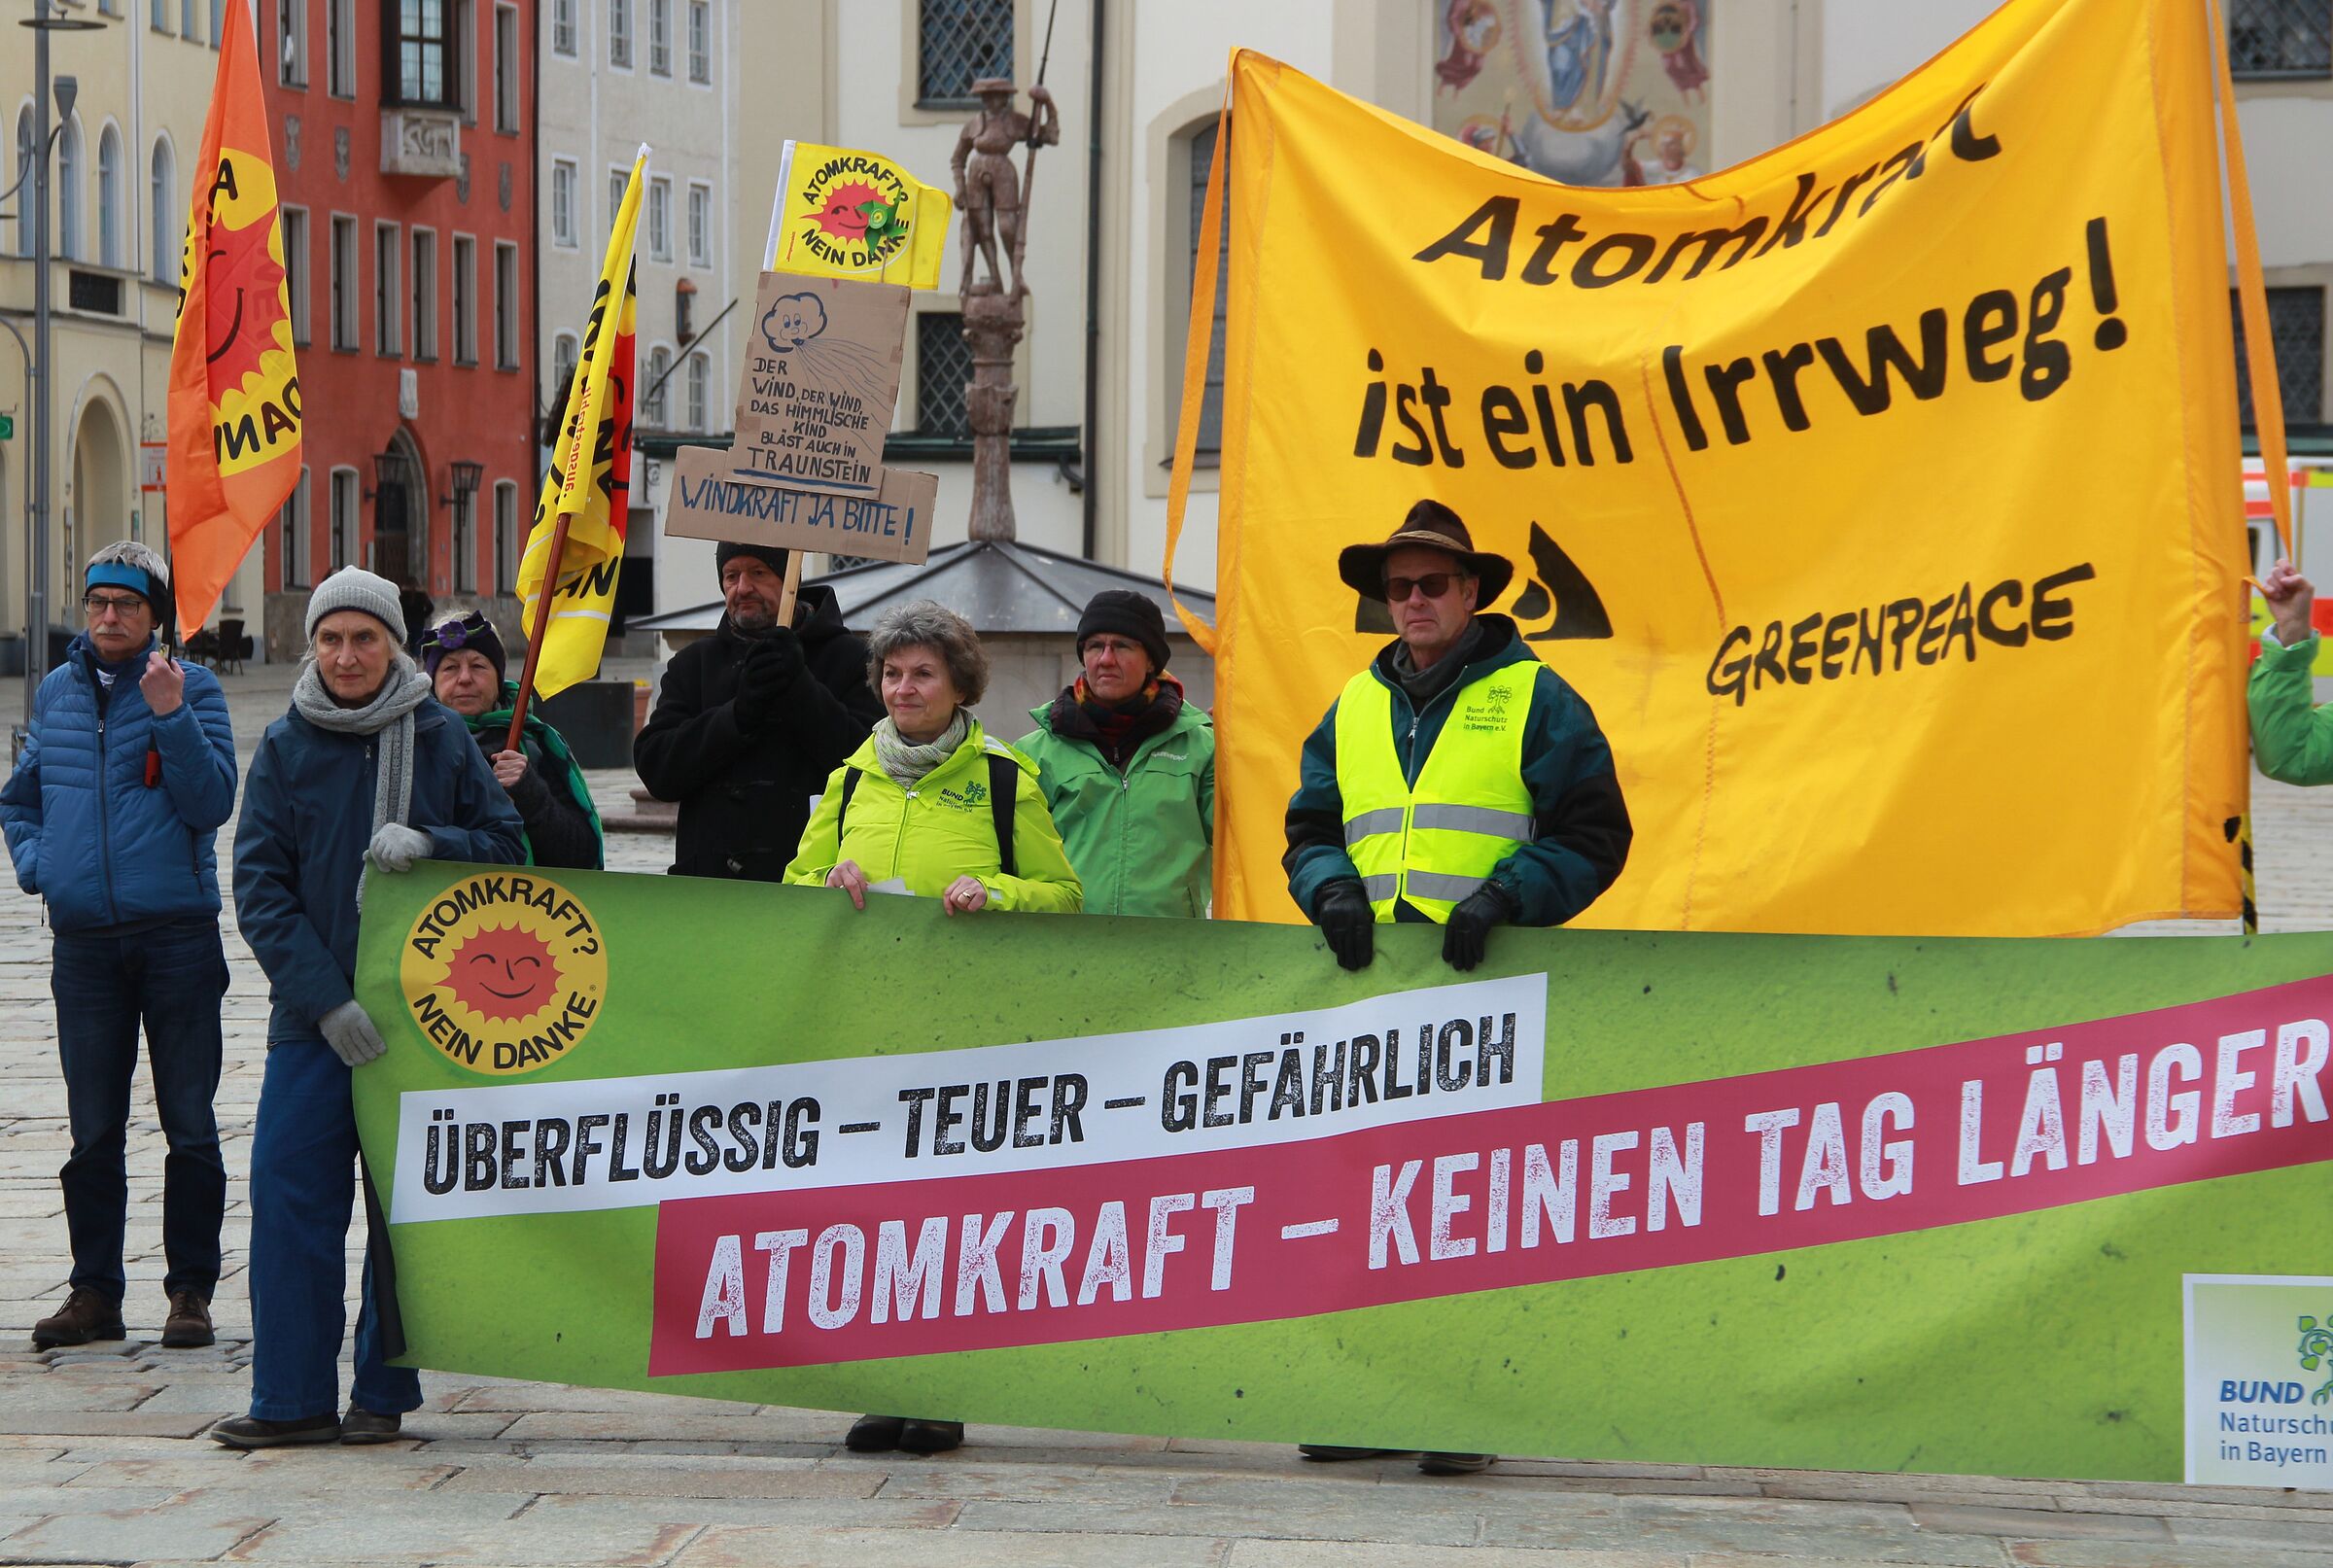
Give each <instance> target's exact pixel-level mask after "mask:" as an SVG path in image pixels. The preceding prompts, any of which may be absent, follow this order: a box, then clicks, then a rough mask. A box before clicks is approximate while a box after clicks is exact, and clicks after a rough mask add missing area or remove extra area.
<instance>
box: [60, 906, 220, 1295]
mask: <svg viewBox="0 0 2333 1568" xmlns="http://www.w3.org/2000/svg"><path fill="white" fill-rule="evenodd" d="M52 956H53V959H54V962H53V965H52V968H51V970H50V976H49V990H50V994H51V995H52V996H54V997H55V998H56V1055H57V1061H58V1063H60V1064H61V1065H62V1066H63V1068H64V1073H65V1114H66V1118H67V1121H68V1122H69V1124H70V1125H71V1127H72V1131H73V1152H72V1153H71V1154H70V1155H68V1156H66V1159H65V1164H64V1167H63V1168H62V1169H60V1170H59V1171H58V1172H57V1183H58V1185H59V1186H61V1187H62V1188H63V1189H64V1195H65V1229H66V1232H67V1233H68V1234H69V1235H70V1236H71V1237H72V1242H73V1283H74V1285H75V1286H76V1287H78V1288H80V1289H84V1290H87V1291H91V1292H93V1293H95V1294H96V1295H98V1296H100V1297H103V1298H104V1299H105V1300H106V1301H108V1302H110V1303H112V1304H113V1305H114V1306H116V1307H119V1306H120V1305H121V1304H122V1287H123V1281H122V1217H123V1214H124V1211H125V1210H126V1208H127V1206H128V1202H129V1190H128V1186H127V1183H126V1181H125V1180H124V1177H123V1174H122V1154H123V1149H124V1147H125V1144H126V1141H127V1132H128V1127H129V1086H130V1079H131V1077H132V1076H133V1075H134V1074H135V1072H136V1070H137V1065H138V1026H139V1024H140V1022H141V1021H143V1023H144V1024H145V1027H146V1059H147V1062H148V1064H149V1065H150V1066H151V1067H152V1069H153V1074H154V1100H155V1108H156V1110H157V1112H158V1114H159V1117H160V1120H161V1124H162V1135H163V1136H164V1137H165V1138H167V1139H168V1140H169V1144H170V1153H169V1155H168V1157H167V1158H165V1159H164V1160H163V1162H162V1255H163V1258H164V1260H165V1267H166V1268H167V1269H168V1272H167V1273H165V1274H164V1275H163V1277H162V1288H163V1289H164V1290H167V1291H173V1292H176V1291H182V1290H189V1291H192V1292H193V1293H194V1294H195V1295H197V1296H200V1297H201V1298H202V1299H203V1300H204V1301H209V1300H210V1298H211V1292H212V1291H213V1290H215V1289H216V1288H217V1287H218V1284H219V1219H220V1216H221V1215H222V1214H223V1213H225V1212H226V1164H225V1163H224V1162H223V1161H222V1160H221V1159H220V1158H219V1123H218V1120H217V1118H216V1117H215V1116H214V1115H213V1114H212V1110H211V1101H212V1099H213V1098H215V1097H216V1096H217V1095H218V1093H219V1058H220V1052H221V1043H220V1028H219V1006H220V1001H221V999H222V998H223V997H225V996H226V952H225V950H224V949H223V948H222V947H221V946H220V942H219V924H218V923H217V922H216V921H202V920H192V921H182V922H179V923H174V924H170V925H162V926H157V927H156V928H154V929H153V930H148V931H140V932H138V933H137V934H136V935H134V936H91V935H87V934H84V933H79V932H73V931H59V932H57V933H56V936H55V942H54V945H53V947H52Z"/></svg>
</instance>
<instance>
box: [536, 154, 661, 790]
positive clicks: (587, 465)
mask: <svg viewBox="0 0 2333 1568" xmlns="http://www.w3.org/2000/svg"><path fill="white" fill-rule="evenodd" d="M647 166H648V150H647V148H646V147H645V146H643V147H642V148H641V150H640V154H639V156H638V157H636V158H634V159H633V163H632V178H631V181H630V183H629V184H627V185H626V186H625V188H624V199H623V203H622V205H621V206H619V207H618V208H617V209H616V213H615V226H614V229H613V231H612V232H611V233H609V236H608V256H607V260H606V261H604V262H603V263H602V264H601V267H600V281H599V285H598V287H597V288H596V289H594V290H593V291H592V297H591V315H590V319H589V320H588V321H586V322H585V324H584V328H583V352H582V356H581V357H580V358H579V359H578V360H577V361H576V362H575V375H574V378H573V379H572V380H571V381H570V382H569V383H568V386H567V396H566V403H565V407H566V417H565V418H564V419H563V420H562V421H561V422H560V426H559V434H558V436H557V437H556V439H555V440H554V442H553V445H552V449H551V470H550V472H548V473H546V474H544V475H543V480H542V494H541V495H540V497H538V498H537V500H536V503H535V526H534V528H533V529H532V530H531V531H530V532H529V533H528V535H527V550H526V554H525V556H524V557H523V558H522V559H521V560H520V562H519V567H518V593H519V598H520V600H521V601H522V602H523V603H524V605H525V610H526V627H527V668H526V675H525V677H524V679H521V681H520V682H519V687H520V689H519V701H518V709H517V712H516V713H515V714H513V715H512V726H511V727H512V733H513V734H514V735H515V733H516V731H517V721H518V720H519V719H521V718H523V717H524V716H525V714H526V702H527V696H528V693H529V692H535V693H538V694H540V695H541V696H545V697H549V696H553V695H555V694H557V693H558V692H561V691H564V690H566V689H567V688H568V687H569V686H572V685H574V684H575V682H576V681H578V680H583V679H589V678H590V676H591V674H592V672H593V671H595V670H597V669H598V668H599V666H600V654H601V652H602V651H603V650H604V649H605V648H606V647H607V645H608V622H609V616H610V615H611V614H612V612H613V610H614V607H615V580H616V574H617V572H618V571H620V570H621V569H622V567H623V564H624V521H625V516H626V513H627V510H628V502H629V499H630V490H631V481H632V401H633V385H632V364H633V342H632V327H633V313H634V308H635V302H636V299H637V296H638V285H637V282H636V280H635V279H634V277H633V270H632V242H633V238H634V236H635V235H636V234H637V232H638V230H639V227H640V203H641V193H642V192H643V191H644V189H645V185H646V176H647ZM546 582H549V583H554V584H556V591H554V592H553V593H552V594H551V595H550V596H549V598H548V600H547V601H546V600H545V598H544V595H543V585H544V584H545V583H546ZM515 745H516V743H515V742H513V749H515Z"/></svg>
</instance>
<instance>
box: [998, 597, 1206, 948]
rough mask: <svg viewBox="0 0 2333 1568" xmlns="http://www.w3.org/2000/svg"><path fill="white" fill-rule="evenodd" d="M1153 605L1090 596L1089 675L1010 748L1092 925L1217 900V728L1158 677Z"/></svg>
mask: <svg viewBox="0 0 2333 1568" xmlns="http://www.w3.org/2000/svg"><path fill="white" fill-rule="evenodd" d="M1166 655H1167V646H1166V617H1165V616H1163V615H1161V614H1160V613H1159V607H1158V603H1157V601H1155V600H1153V599H1152V598H1151V597H1150V596H1149V595H1147V594H1141V593H1135V592H1132V591H1131V590H1129V589H1125V588H1106V589H1104V590H1102V591H1101V592H1100V593H1097V594H1096V595H1095V596H1094V600H1093V603H1091V604H1089V605H1087V606H1086V610H1085V613H1084V614H1083V615H1082V616H1080V617H1079V619H1078V623H1077V657H1078V662H1079V663H1080V664H1081V665H1083V666H1084V669H1085V674H1084V675H1083V676H1082V677H1080V678H1079V679H1078V680H1077V681H1075V682H1074V683H1073V684H1071V685H1070V686H1069V687H1068V688H1067V689H1066V690H1064V691H1063V692H1062V694H1061V695H1060V696H1059V697H1057V698H1055V699H1054V700H1053V701H1052V702H1051V703H1048V704H1047V705H1046V706H1045V707H1043V708H1034V709H1031V710H1029V716H1030V717H1031V718H1033V719H1035V720H1036V721H1037V728H1036V729H1035V730H1034V731H1033V732H1031V733H1030V734H1028V735H1026V736H1024V737H1023V738H1022V739H1021V740H1020V741H1019V742H1017V743H1016V746H1017V749H1019V750H1021V751H1023V752H1024V753H1026V754H1027V756H1028V758H1029V760H1030V761H1032V762H1034V763H1036V765H1037V782H1038V784H1041V785H1043V786H1044V790H1045V804H1046V805H1048V806H1050V807H1051V808H1052V809H1053V819H1054V822H1055V823H1056V825H1058V826H1059V827H1060V828H1061V830H1062V843H1063V844H1064V845H1066V846H1067V847H1068V851H1069V863H1070V864H1071V865H1072V866H1075V867H1076V868H1077V878H1078V881H1079V882H1081V883H1083V884H1084V885H1085V889H1086V913H1087V914H1089V915H1172V916H1182V917H1185V918H1189V917H1194V916H1201V915H1204V914H1206V912H1207V903H1208V900H1209V898H1210V896H1211V895H1212V892H1213V882H1214V856H1215V726H1214V725H1213V724H1212V723H1210V722H1209V721H1208V718H1207V715H1206V714H1204V713H1203V712H1201V710H1200V709H1198V708H1196V707H1193V706H1191V705H1190V704H1188V703H1186V702H1185V701H1184V700H1183V687H1182V682H1180V681H1178V680H1176V679H1174V677H1172V676H1170V675H1168V674H1167V673H1166Z"/></svg>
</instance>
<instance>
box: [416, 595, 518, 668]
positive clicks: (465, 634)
mask: <svg viewBox="0 0 2333 1568" xmlns="http://www.w3.org/2000/svg"><path fill="white" fill-rule="evenodd" d="M463 648H468V649H470V652H472V653H482V654H484V655H485V656H486V662H487V663H488V664H491V665H493V666H494V679H496V680H497V681H504V680H507V679H510V660H509V655H507V654H506V653H505V652H504V651H503V634H502V633H500V632H498V631H496V630H495V629H494V622H492V621H490V620H488V619H487V618H486V617H485V616H484V615H482V614H480V613H479V612H478V611H476V610H470V612H469V613H468V614H464V615H449V616H447V617H446V618H445V619H444V620H441V621H439V622H438V623H437V624H436V625H435V626H433V627H431V628H430V629H429V630H428V631H426V632H424V633H422V634H421V668H422V673H423V674H425V675H427V676H428V677H429V678H430V679H432V680H435V679H437V666H439V665H440V664H443V663H444V662H445V656H446V655H447V654H448V653H455V652H459V651H460V650H461V649H463Z"/></svg>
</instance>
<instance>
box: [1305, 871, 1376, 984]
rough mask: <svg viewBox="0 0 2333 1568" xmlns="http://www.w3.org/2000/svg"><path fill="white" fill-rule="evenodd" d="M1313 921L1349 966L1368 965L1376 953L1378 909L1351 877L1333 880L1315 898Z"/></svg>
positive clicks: (1334, 951) (1345, 964) (1360, 967)
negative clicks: (1372, 907) (1374, 908)
mask: <svg viewBox="0 0 2333 1568" xmlns="http://www.w3.org/2000/svg"><path fill="white" fill-rule="evenodd" d="M1312 923H1313V924H1315V925H1317V926H1319V927H1320V934H1321V935H1323V936H1325V937H1327V938H1328V939H1329V951H1330V952H1331V953H1334V954H1336V955H1337V961H1338V962H1339V963H1341V964H1342V965H1343V966H1344V967H1345V968H1347V969H1366V968H1368V967H1369V960H1370V959H1371V958H1374V957H1375V950H1376V930H1377V917H1376V912H1375V910H1373V909H1371V908H1370V907H1369V894H1368V893H1366V892H1364V891H1362V890H1361V884H1359V883H1358V882H1355V881H1352V880H1351V879H1349V878H1346V879H1342V880H1340V881H1337V882H1332V883H1330V884H1328V885H1327V886H1326V887H1324V888H1322V889H1320V892H1319V894H1318V895H1317V896H1315V897H1314V898H1313V900H1312Z"/></svg>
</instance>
